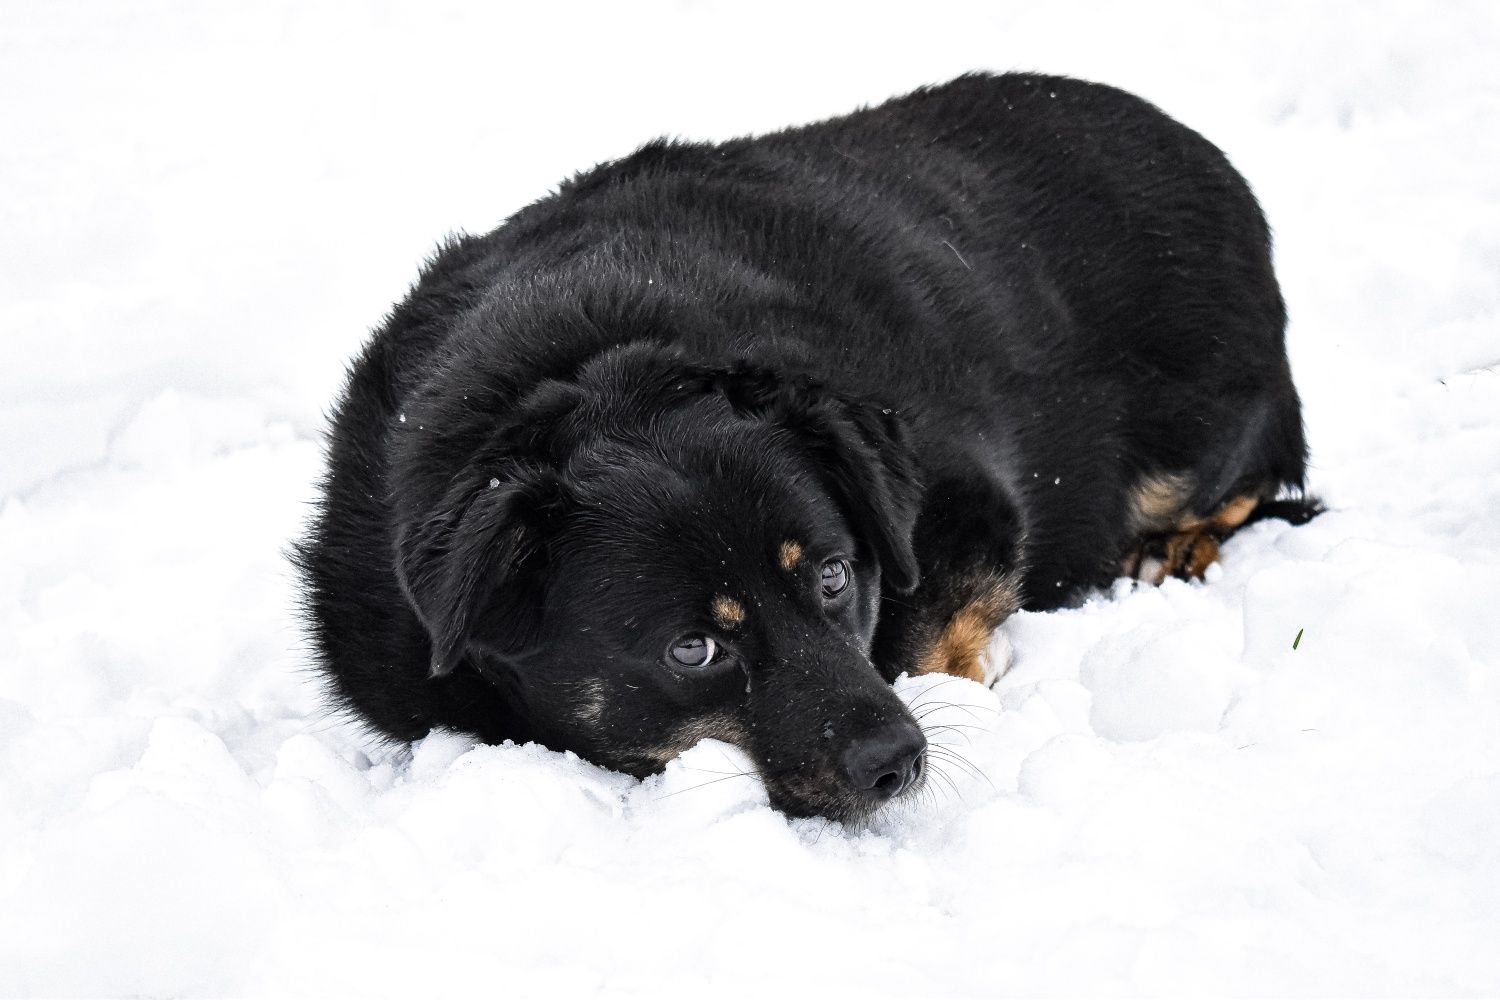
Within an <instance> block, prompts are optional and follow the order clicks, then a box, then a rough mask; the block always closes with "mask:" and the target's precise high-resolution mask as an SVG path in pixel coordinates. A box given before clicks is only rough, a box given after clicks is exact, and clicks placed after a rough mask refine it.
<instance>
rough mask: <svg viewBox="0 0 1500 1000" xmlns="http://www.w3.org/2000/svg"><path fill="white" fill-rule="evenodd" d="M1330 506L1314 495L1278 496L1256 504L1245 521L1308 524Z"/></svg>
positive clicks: (1248, 522)
mask: <svg viewBox="0 0 1500 1000" xmlns="http://www.w3.org/2000/svg"><path fill="white" fill-rule="evenodd" d="M1327 510H1328V507H1327V505H1325V504H1324V503H1323V501H1322V500H1320V499H1318V498H1317V497H1314V496H1306V495H1302V494H1299V495H1296V496H1288V497H1278V498H1277V499H1275V500H1264V501H1262V502H1260V503H1258V504H1256V505H1255V509H1254V510H1252V511H1251V512H1250V516H1249V517H1247V518H1245V520H1244V523H1242V524H1240V525H1239V527H1240V528H1243V527H1244V526H1245V525H1246V524H1254V523H1255V522H1256V521H1268V520H1273V519H1274V520H1279V521H1285V522H1287V523H1288V524H1291V525H1294V526H1295V525H1299V524H1306V523H1307V522H1308V521H1311V520H1312V519H1313V518H1315V517H1317V516H1318V515H1319V514H1322V513H1325V512H1327Z"/></svg>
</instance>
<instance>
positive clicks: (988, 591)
mask: <svg viewBox="0 0 1500 1000" xmlns="http://www.w3.org/2000/svg"><path fill="white" fill-rule="evenodd" d="M1020 606H1021V588H1020V578H1019V576H1018V575H1017V574H1015V573H1007V574H1006V575H1005V576H1001V577H995V578H992V579H990V580H988V581H985V582H984V583H982V584H980V585H979V586H977V587H976V588H975V596H974V597H973V598H972V599H971V600H970V601H969V603H967V604H965V605H964V606H963V607H961V608H959V609H958V610H957V611H956V612H954V614H953V617H952V618H950V619H948V624H947V625H945V626H944V627H943V630H942V631H941V632H940V633H938V636H937V638H936V640H935V641H934V642H933V644H932V646H931V647H930V648H929V649H928V650H927V652H926V653H925V654H924V655H923V656H922V658H921V660H920V661H919V662H918V663H917V673H918V674H934V673H940V674H952V675H953V676H955V677H967V678H968V679H969V680H971V681H977V682H979V683H981V684H983V683H985V682H986V681H988V680H991V678H990V676H989V674H990V673H991V672H990V671H989V670H988V669H986V663H985V651H986V649H987V648H988V647H989V643H990V637H991V636H992V635H993V634H994V631H995V629H997V628H999V627H1000V623H1001V622H1003V621H1005V619H1007V618H1009V617H1010V616H1011V615H1012V614H1013V613H1014V612H1015V611H1016V609H1017V608H1019V607H1020Z"/></svg>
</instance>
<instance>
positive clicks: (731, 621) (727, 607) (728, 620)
mask: <svg viewBox="0 0 1500 1000" xmlns="http://www.w3.org/2000/svg"><path fill="white" fill-rule="evenodd" d="M713 611H714V622H715V623H716V624H717V625H718V626H719V627H720V628H734V627H735V626H737V625H740V624H742V623H743V622H744V620H745V606H744V605H743V604H741V603H740V602H739V601H736V600H735V599H734V598H732V597H723V596H719V597H715V598H714V605H713Z"/></svg>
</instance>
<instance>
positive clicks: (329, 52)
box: [0, 0, 1500, 997]
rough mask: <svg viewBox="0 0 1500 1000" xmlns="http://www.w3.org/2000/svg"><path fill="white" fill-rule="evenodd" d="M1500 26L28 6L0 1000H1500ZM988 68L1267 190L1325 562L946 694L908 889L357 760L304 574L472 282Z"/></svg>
mask: <svg viewBox="0 0 1500 1000" xmlns="http://www.w3.org/2000/svg"><path fill="white" fill-rule="evenodd" d="M752 10H753V13H751V11H752ZM1497 10H1500V8H1497V7H1496V6H1495V5H1493V4H1489V3H1485V2H1483V0H1481V2H1477V3H1468V4H1461V3H1445V4H1408V3H1371V4H1350V3H1343V4H1335V3H1329V4H1302V3H1294V4H1268V3H1266V2H1264V0H1260V2H1255V3H1247V4H1240V5H1235V6H1228V5H1218V4H1214V5H1205V4H1198V3H1180V4H1168V5H1161V4H1107V3H1101V4H1098V5H1094V4H1077V3H1049V4H1035V3H1027V4H1009V5H994V4H979V3H975V4H972V5H962V4H943V3H938V4H932V3H928V4H923V5H920V7H918V6H908V7H890V6H881V5H876V4H869V3H863V4H859V5H857V6H850V7H846V8H833V7H819V6H815V5H810V4H769V5H768V4H756V5H753V6H750V5H739V4H732V3H722V4H696V3H655V4H650V5H639V4H630V5H624V4H621V5H609V6H595V7H580V6H579V5H576V4H567V5H556V6H555V8H551V9H548V10H544V9H543V8H542V7H541V6H538V7H535V8H528V9H524V10H519V9H518V10H508V9H505V8H504V7H503V6H501V5H490V6H485V7H481V5H474V6H473V7H472V8H468V7H460V6H449V5H447V4H421V5H415V4H414V5H409V6H400V5H392V6H386V5H381V6H380V7H379V8H378V9H377V8H376V7H375V5H368V6H366V5H343V4H334V3H324V2H318V3H309V2H293V0H281V2H276V3H259V4H253V5H252V4H243V5H238V6H237V7H236V6H228V5H202V4H192V3H186V2H177V3H172V2H154V3H150V4H145V3H142V4H130V5H116V4H107V3H95V4H81V3H80V4H54V3H50V2H45V0H26V2H23V0H7V2H6V3H5V5H4V7H3V10H0V135H3V136H4V139H3V144H0V233H3V236H0V358H3V361H0V428H3V433H4V437H3V443H0V496H3V500H0V995H5V996H17V995H20V996H29V995H106V996H117V995H140V994H144V995H188V996H199V995H223V994H236V995H239V994H243V995H275V996H289V995H343V996H361V997H365V996H385V995H391V996H397V995H402V996H435V995H453V994H487V995H502V996H542V995H570V994H571V995H577V994H592V993H596V992H603V993H605V994H607V995H639V996H653V997H655V996H686V995H710V996H721V995H722V996H735V995H751V994H756V995H763V994H764V993H765V992H766V991H767V990H771V989H774V990H778V991H780V992H781V993H782V994H784V995H791V996H804V995H808V996H818V995H834V996H838V995H858V996H882V995H906V996H918V995H920V996H941V995H953V996H978V995H1020V994H1048V995H1066V994H1079V993H1105V994H1139V993H1148V994H1176V995H1205V994H1218V995H1247V994H1273V995H1313V994H1362V995H1380V996H1389V995H1416V994H1423V995H1430V994H1453V995H1496V994H1500V948H1497V947H1496V946H1495V942H1496V941H1497V940H1500V833H1497V831H1500V652H1497V650H1500V613H1497V603H1500V373H1497V369H1496V364H1497V362H1500V169H1497V166H1496V165H1497V164H1500V74H1497V70H1496V69H1495V67H1496V66H1497V65H1500V62H1497V60H1496V59H1495V54H1496V52H1500V15H1497ZM979 67H987V68H996V69H1004V68H1039V69H1046V70H1049V71H1057V72H1067V73H1073V74H1076V75H1080V76H1087V77H1091V78H1095V79H1101V80H1106V81H1109V82H1112V83H1115V84H1118V85H1121V86H1124V87H1127V88H1129V89H1132V90H1135V91H1137V92H1139V93H1141V94H1143V95H1144V96H1146V97H1148V98H1150V99H1152V100H1154V101H1156V102H1157V103H1159V104H1160V105H1161V106H1163V107H1164V108H1165V109H1167V110H1168V111H1169V112H1171V113H1173V114H1175V115H1177V116H1178V117H1180V118H1181V119H1183V120H1184V121H1186V122H1188V123H1190V124H1191V125H1193V126H1195V127H1197V128H1198V129H1200V130H1202V131H1204V132H1205V133H1206V134H1207V135H1208V136H1209V137H1210V138H1212V139H1213V140H1214V141H1215V142H1217V143H1218V144H1220V145H1221V146H1222V147H1223V148H1225V149H1226V150H1227V151H1228V152H1229V153H1230V155H1231V157H1232V158H1233V159H1234V160H1235V162H1236V163H1237V164H1238V165H1239V167H1240V168H1241V169H1242V170H1243V171H1244V172H1245V173H1246V174H1247V175H1248V177H1249V178H1250V179H1251V182H1252V184H1253V185H1254V187H1255V188H1256V190H1257V191H1258V192H1259V194H1260V196H1261V198H1262V200H1263V202H1264V204H1265V207H1266V210H1267V212H1268V214H1269V216H1270V218H1271V220H1272V223H1273V226H1274V227H1275V229H1276V232H1277V238H1278V261H1279V266H1280V271H1281V275H1282V279H1283V282H1284V285H1285V289H1286V293H1287V297H1288V300H1289V304H1290V308H1291V313H1292V317H1293V322H1292V327H1291V331H1290V340H1291V351H1292V356H1293V361H1294V365H1295V369H1296V375H1297V378H1298V381H1299V383H1300V385H1301V387H1302V390H1303V394H1304V398H1305V400H1306V404H1307V421H1308V427H1309V431H1310V435H1311V440H1312V443H1313V449H1314V457H1313V483H1314V485H1315V487H1316V489H1317V490H1318V491H1320V492H1321V493H1323V494H1324V495H1325V496H1326V497H1327V498H1328V499H1329V500H1330V501H1331V502H1332V504H1333V505H1334V506H1335V508H1336V510H1335V511H1334V512H1333V513H1330V514H1328V515H1327V516H1325V517H1323V518H1320V519H1319V520H1318V521H1316V522H1315V523H1313V524H1312V525H1310V526H1308V527H1305V528H1301V529H1297V530H1289V529H1288V528H1286V527H1285V526H1284V525H1280V524H1263V525H1260V526H1258V527H1256V528H1255V529H1253V530H1250V531H1247V532H1245V533H1244V534H1243V535H1242V536H1240V537H1239V538H1237V539H1236V540H1235V541H1234V542H1233V543H1232V544H1230V545H1229V546H1228V548H1227V551H1226V554H1225V560H1224V562H1223V565H1222V568H1221V569H1220V570H1218V571H1215V573H1214V574H1213V578H1212V579H1211V580H1210V581H1209V582H1208V583H1207V584H1206V585H1196V586H1189V585H1184V584H1180V583H1175V582H1174V583H1169V584H1167V585H1166V586H1164V587H1162V588H1161V589H1160V590H1143V591H1134V592H1132V591H1129V590H1128V589H1126V588H1124V587H1123V586H1122V588H1121V589H1120V590H1118V591H1117V592H1115V593H1113V594H1109V595H1100V597H1099V598H1098V599H1097V600H1094V601H1091V602H1090V603H1089V604H1088V605H1086V606H1085V607H1082V608H1080V609H1078V610H1075V611H1069V612H1063V613H1057V614H1049V615H1033V614H1027V615H1021V616H1018V618H1017V619H1016V620H1015V621H1014V623H1013V627H1012V629H1011V637H1012V639H1013V641H1014V645H1015V648H1016V650H1017V658H1016V661H1015V666H1014V668H1013V669H1012V670H1011V672H1010V673H1009V674H1008V675H1007V676H1006V677H1005V678H1004V679H1003V680H1002V681H1001V683H1000V684H999V685H998V687H997V688H996V689H995V691H994V692H990V691H986V690H984V689H981V688H979V687H978V686H976V685H971V684H968V683H967V682H959V681H952V682H948V683H942V682H937V683H932V682H928V683H912V684H908V685H906V686H905V688H904V691H905V692H906V693H907V694H909V695H910V696H911V697H912V698H913V699H915V700H922V699H928V700H930V701H932V702H933V703H934V704H936V703H938V702H953V703H954V706H953V707H943V708H941V709H940V710H939V711H940V713H941V716H942V718H944V719H946V720H947V721H950V722H954V723H957V724H959V725H961V726H972V727H974V728H960V729H955V730H953V731H951V732H950V734H949V735H950V736H956V734H960V733H961V734H964V735H965V736H966V737H968V739H967V741H965V740H964V739H956V740H955V742H956V743H957V745H956V746H954V747H953V748H952V749H953V750H954V751H955V752H957V753H961V754H962V755H963V757H964V759H965V761H966V765H964V766H960V765H959V764H957V763H950V764H949V765H948V766H947V768H946V774H947V777H948V778H949V779H951V783H952V787H951V788H950V787H948V786H947V785H946V784H943V783H941V782H940V783H939V785H940V786H941V787H935V794H934V796H932V797H931V798H929V799H928V800H927V801H925V802H923V803H922V804H921V805H920V807H917V808H912V809H909V810H905V811H902V812H900V813H899V814H894V815H891V816H888V817H886V818H885V819H884V820H883V821H881V822H880V823H879V824H878V825H877V827H876V829H874V830H870V831H865V832H850V831H845V830H842V829H839V828H836V827H826V826H825V825H824V824H822V823H821V822H819V821H804V822H796V823H788V822H787V821H786V820H784V819H783V818H782V817H781V816H779V815H778V814H776V813H774V812H771V811H770V810H769V809H768V808H767V807H766V805H765V799H764V795H763V793H762V791H761V790H760V788H759V787H758V785H757V783H756V782H755V781H754V780H752V779H749V778H745V777H733V776H732V775H734V774H735V773H736V771H737V770H738V769H739V767H741V766H742V762H741V761H739V760H737V759H736V758H735V756H734V753H733V752H732V751H730V750H729V749H727V748H725V747H722V746H717V745H703V746H700V747H698V748H697V749H695V750H693V751H691V752H689V753H688V754H686V755H684V757H683V758H682V759H681V760H679V761H678V762H676V763H674V764H673V765H672V766H671V767H670V768H669V769H668V770H667V772H666V773H665V774H664V775H662V776H660V777H658V778H654V779H651V780H648V781H646V782H641V783H638V782H636V781H634V780H631V779H627V778H623V777H620V776H618V775H615V774H611V773H608V772H605V771H601V770H599V769H597V768H594V767H591V766H589V765H586V764H584V763H581V762H580V761H578V760H577V759H575V758H573V757H571V756H567V755H561V754H556V753H551V752H548V751H546V750H542V749H540V748H538V747H534V746H525V747H515V746H505V747H483V746H479V747H476V746H472V745H471V743H470V741H468V740H465V739H461V738H459V737H456V736H450V735H436V736H433V737H431V738H429V739H427V740H426V741H424V742H423V743H421V744H420V745H419V746H417V747H416V748H415V751H414V752H413V753H412V754H410V755H409V757H402V756H392V755H390V754H389V753H385V754H381V753H377V752H375V751H373V750H370V749H369V748H365V750H363V751H362V743H361V739H360V737H359V734H358V733H357V732H356V731H355V730H353V729H352V728H351V727H347V726H343V725H340V724H337V723H336V722H333V721H330V720H329V719H327V718H326V717H325V716H324V714H323V713H322V712H321V711H320V706H319V697H318V693H317V690H316V686H315V684H314V682H313V678H312V677H311V676H310V674H309V670H308V659H307V656H306V654H305V652H304V651H303V649H302V647H301V646H300V640H299V637H298V632H297V627H296V623H295V619H294V616H293V613H292V611H291V606H292V588H291V578H290V573H289V571H288V568H287V566H286V563H285V561H284V559H283V555H282V553H283V549H284V546H285V544H286V542H287V540H288V539H289V538H291V537H292V536H294V535H295V534H296V533H297V532H298V530H299V525H300V524H301V521H302V518H303V516H304V514H305V511H306V506H305V505H306V502H307V500H308V498H309V496H310V492H311V482H312V480H313V478H314V476H315V474H316V472H317V469H318V463H319V444H318V433H319V430H320V427H321V417H320V411H321V409H322V408H323V407H324V406H325V405H326V404H327V402H328V401H329V399H330V398H331V396H332V394H333V392H334V390H335V388H336V386H337V384H338V382H339V379H340V377H341V366H342V362H343V359H345V358H346V357H348V356H349V355H351V354H352V353H353V352H354V351H355V350H356V348H357V347H358V345H359V343H360V340H361V338H362V336H363V335H364V332H365V331H366V330H367V329H368V328H369V327H370V326H371V325H373V324H374V323H375V322H377V320H378V319H379V317H380V315H381V314H382V312H383V310H384V309H385V308H386V307H387V306H388V305H389V304H390V303H391V302H392V301H393V300H394V299H396V298H397V297H399V296H400V295H401V294H402V292H403V290H404V288H405V285H406V282H407V281H408V280H409V279H410V278H411V277H412V276H413V274H414V273H415V268H416V265H417V263H418V261H419V260H420V258H421V257H422V256H423V255H424V254H425V253H426V252H427V251H428V250H429V248H430V247H431V245H432V244H433V242H434V240H435V239H436V238H437V237H438V236H440V235H441V234H442V233H443V232H445V231H446V230H449V229H453V228H465V229H469V230H472V231H481V230H484V229H486V228H488V227H490V226H491V225H493V224H494V223H495V222H497V221H498V220H499V219H501V218H502V217H504V216H505V215H506V214H508V213H509V212H510V211H512V210H514V209H515V208H517V207H518V206H520V205H521V204H523V203H524V202H526V201H528V200H530V199H531V198H533V197H535V196H537V195H539V194H541V193H542V192H543V191H545V190H546V189H548V188H549V187H550V186H551V185H553V184H554V183H555V182H556V181H557V180H559V179H560V178H561V177H563V176H564V175H565V174H567V173H569V172H571V171H572V170H574V169H577V168H580V167H582V166H585V165H587V164H590V163H592V162H595V161H596V160H599V159H603V158H608V157H611V156H615V155H620V154H623V153H625V152H627V151H629V150H630V149H631V148H632V147H633V145H634V144H636V143H638V142H640V141H642V140H644V139H646V138H649V137H651V136H653V135H656V134H661V133H674V134H680V135H686V136H693V137H703V138H713V137H725V136H729V135H732V134H737V133H741V132H745V131H750V130H757V129H766V128H770V127H774V126H777V125H781V124H784V123H788V122H792V121H799V120H811V119H814V118H817V117H820V116H824V115H827V114H832V113H837V112H841V111H844V110H848V109H849V108H851V107H853V106H855V105H856V104H859V103H862V102H875V101H878V100H880V99H882V98H884V97H887V96H889V95H892V94H894V93H897V92H900V91H902V90H905V89H907V88H909V87H911V86H913V85H916V84H919V83H923V82H932V81H939V80H942V79H945V78H947V77H950V76H952V75H955V74H956V73H958V72H960V71H963V70H967V69H970V68H979ZM1299 631H1301V632H1302V640H1301V643H1300V647H1299V648H1297V649H1296V650H1294V649H1293V648H1292V641H1293V638H1294V636H1296V635H1297V633H1298V632H1299ZM938 684H941V685H942V686H940V687H939V686H938ZM367 753H368V754H369V755H368V756H367V755H366V754H367ZM970 770H972V771H974V772H977V773H978V774H980V775H982V776H976V775H975V774H970V773H969V771H970ZM725 775H730V777H727V778H725V779H724V780H716V779H719V778H721V777H724V776H725Z"/></svg>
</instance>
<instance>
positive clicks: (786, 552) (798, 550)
mask: <svg viewBox="0 0 1500 1000" xmlns="http://www.w3.org/2000/svg"><path fill="white" fill-rule="evenodd" d="M779 555H780V559H781V568H782V569H784V570H787V571H791V570H793V569H796V568H797V564H798V563H799V562H801V561H802V546H801V545H799V544H797V543H796V542H794V541H790V540H788V541H785V542H782V543H781V552H780V554H779Z"/></svg>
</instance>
